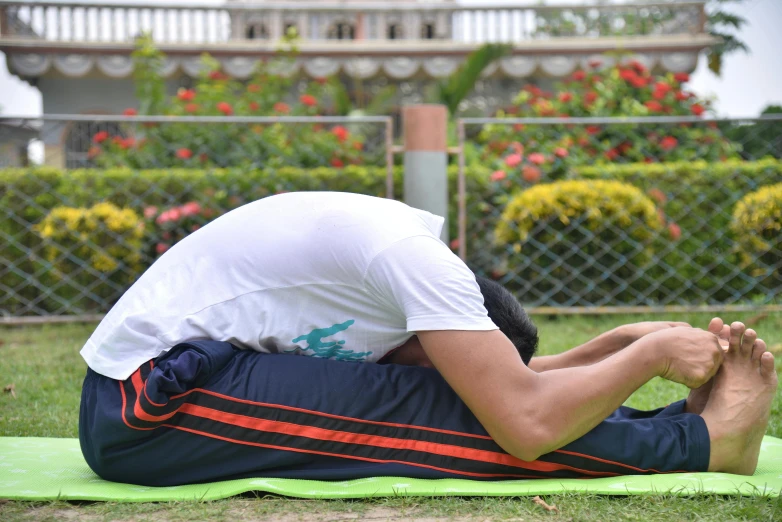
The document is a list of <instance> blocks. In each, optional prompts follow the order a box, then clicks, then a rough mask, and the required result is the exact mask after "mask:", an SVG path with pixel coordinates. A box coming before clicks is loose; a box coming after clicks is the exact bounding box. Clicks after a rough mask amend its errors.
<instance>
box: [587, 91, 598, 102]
mask: <svg viewBox="0 0 782 522" xmlns="http://www.w3.org/2000/svg"><path fill="white" fill-rule="evenodd" d="M595 100H597V93H596V92H595V91H587V93H586V94H585V95H584V102H585V103H592V102H594V101H595Z"/></svg>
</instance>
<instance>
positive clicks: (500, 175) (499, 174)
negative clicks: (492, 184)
mask: <svg viewBox="0 0 782 522" xmlns="http://www.w3.org/2000/svg"><path fill="white" fill-rule="evenodd" d="M507 177H508V175H507V174H506V173H505V171H504V170H495V171H494V172H492V173H491V176H489V179H491V180H492V181H502V180H503V179H505V178H507Z"/></svg>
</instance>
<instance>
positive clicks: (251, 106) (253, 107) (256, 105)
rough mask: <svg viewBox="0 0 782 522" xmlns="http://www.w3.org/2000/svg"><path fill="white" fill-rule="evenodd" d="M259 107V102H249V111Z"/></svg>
mask: <svg viewBox="0 0 782 522" xmlns="http://www.w3.org/2000/svg"><path fill="white" fill-rule="evenodd" d="M260 108H261V106H260V104H259V103H258V102H250V110H251V111H257V110H258V109H260Z"/></svg>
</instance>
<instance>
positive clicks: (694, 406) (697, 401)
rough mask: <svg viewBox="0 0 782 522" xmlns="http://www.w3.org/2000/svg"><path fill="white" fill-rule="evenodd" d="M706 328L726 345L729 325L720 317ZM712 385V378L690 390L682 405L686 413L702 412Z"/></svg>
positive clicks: (728, 338)
mask: <svg viewBox="0 0 782 522" xmlns="http://www.w3.org/2000/svg"><path fill="white" fill-rule="evenodd" d="M708 330H709V331H710V332H711V333H713V334H714V335H717V336H719V338H720V344H722V345H723V348H727V347H728V343H729V341H730V326H728V325H726V324H725V323H723V322H722V319H720V318H719V317H715V318H714V319H712V320H711V322H710V323H709V328H708ZM760 342H763V341H760ZM764 346H765V343H764ZM712 386H714V379H713V378H712V379H711V380H709V382H707V383H706V384H704V385H703V386H701V387H700V388H693V389H692V390H690V394H689V395H688V396H687V402H686V404H685V406H684V411H685V412H686V413H695V414H697V415H700V414H701V413H703V410H704V409H705V408H706V403H707V402H708V400H709V394H710V393H711V388H712Z"/></svg>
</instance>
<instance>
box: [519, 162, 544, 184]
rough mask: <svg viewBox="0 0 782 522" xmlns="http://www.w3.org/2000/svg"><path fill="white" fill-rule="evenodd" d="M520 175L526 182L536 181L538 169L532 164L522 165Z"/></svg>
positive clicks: (537, 179) (538, 175)
mask: <svg viewBox="0 0 782 522" xmlns="http://www.w3.org/2000/svg"><path fill="white" fill-rule="evenodd" d="M521 177H522V179H524V181H526V182H527V183H536V182H537V181H539V180H540V169H539V168H537V167H534V166H532V165H524V168H523V169H521Z"/></svg>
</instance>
